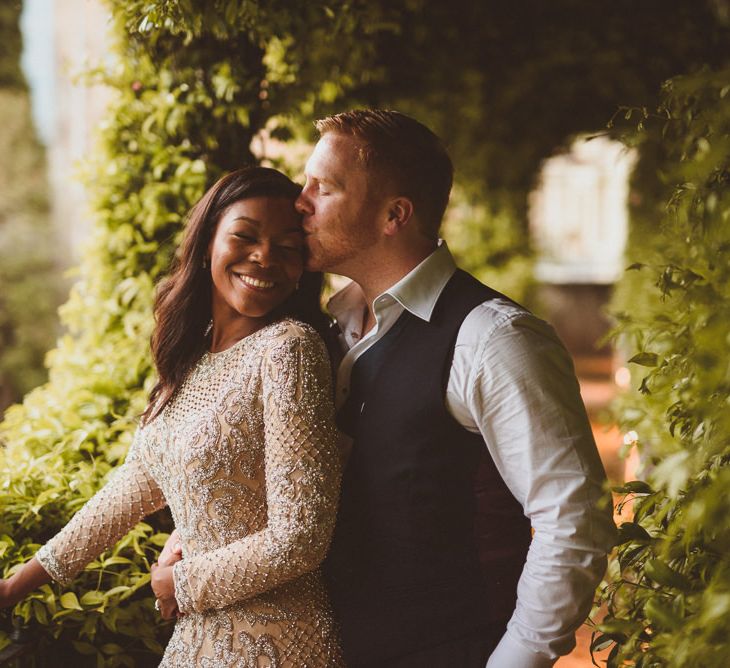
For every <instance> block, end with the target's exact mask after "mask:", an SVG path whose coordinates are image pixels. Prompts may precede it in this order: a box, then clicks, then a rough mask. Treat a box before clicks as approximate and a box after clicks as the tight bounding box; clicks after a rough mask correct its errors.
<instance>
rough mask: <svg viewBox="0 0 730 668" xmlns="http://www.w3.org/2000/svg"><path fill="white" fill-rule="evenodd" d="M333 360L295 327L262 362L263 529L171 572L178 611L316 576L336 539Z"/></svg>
mask: <svg viewBox="0 0 730 668" xmlns="http://www.w3.org/2000/svg"><path fill="white" fill-rule="evenodd" d="M330 378H331V371H330V367H329V359H328V357H327V353H326V351H325V349H324V345H323V344H322V341H321V340H320V339H319V337H318V336H317V335H316V334H314V333H313V332H311V331H310V330H302V329H300V328H299V327H296V326H294V325H293V326H292V327H291V328H290V330H289V331H288V332H287V335H286V336H285V337H283V338H282V339H280V340H278V341H277V342H276V343H275V344H274V345H273V346H272V348H271V349H270V350H269V352H268V354H267V356H266V359H265V360H264V362H263V397H262V399H263V404H264V423H265V427H264V429H265V456H264V465H265V469H266V471H265V477H266V500H267V513H268V522H267V526H266V528H265V529H263V530H261V531H259V532H257V533H255V534H251V535H249V536H247V537H245V538H243V539H242V540H239V541H236V542H234V543H232V544H230V545H226V546H224V547H222V548H219V549H217V550H212V551H210V552H207V553H205V554H202V555H196V556H194V557H189V558H185V559H183V560H182V561H180V562H178V563H176V564H175V565H174V566H173V573H174V581H175V597H176V599H177V603H178V606H179V609H180V612H181V613H186V612H190V611H192V610H196V611H203V610H207V609H211V608H222V607H225V606H227V605H230V604H231V603H234V602H236V601H239V600H243V599H246V598H250V597H252V596H256V595H257V594H260V593H261V592H264V591H268V590H271V589H274V588H275V587H278V586H279V585H281V584H283V583H284V582H287V581H289V580H292V579H294V578H296V577H298V576H299V575H302V574H303V573H306V572H308V571H311V570H314V569H315V568H317V566H319V564H320V562H321V561H322V559H323V558H324V555H325V553H326V552H327V548H328V547H329V541H330V538H331V535H332V530H333V527H334V522H335V517H336V506H337V499H338V495H339V484H340V473H341V471H340V459H339V455H338V452H337V445H336V438H335V434H336V432H335V428H334V421H333V407H332V399H331V391H330V383H331V380H330Z"/></svg>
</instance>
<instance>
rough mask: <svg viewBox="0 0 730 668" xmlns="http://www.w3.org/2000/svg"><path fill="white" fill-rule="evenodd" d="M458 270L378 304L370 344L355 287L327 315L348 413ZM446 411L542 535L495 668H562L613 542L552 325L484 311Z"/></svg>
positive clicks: (446, 270) (598, 469)
mask: <svg viewBox="0 0 730 668" xmlns="http://www.w3.org/2000/svg"><path fill="white" fill-rule="evenodd" d="M455 270H456V264H455V263H454V260H453V258H452V256H451V253H450V252H449V250H448V248H447V246H446V244H445V243H444V242H441V243H440V245H439V247H438V248H437V249H436V250H435V251H434V252H433V253H432V254H431V255H429V256H428V257H427V258H426V259H425V260H423V262H421V264H419V265H418V266H417V267H416V268H415V269H413V270H412V271H411V272H410V273H409V274H408V275H406V276H405V277H404V278H402V279H401V280H400V281H398V283H396V284H395V285H393V286H392V287H391V288H390V289H388V290H386V291H385V292H384V293H382V294H381V295H379V296H378V297H377V298H376V299H375V302H374V304H373V311H374V314H375V319H376V325H375V326H374V327H373V328H372V329H371V330H370V331H369V332H368V333H367V334H366V335H365V336H362V335H361V332H362V328H363V322H364V315H365V308H366V302H365V297H364V295H363V293H362V291H361V290H360V287H359V286H358V285H357V284H356V283H349V284H348V285H347V286H346V287H345V288H343V289H342V290H340V291H339V292H338V293H337V294H335V295H334V296H333V297H332V299H331V300H330V301H329V304H328V309H329V311H330V313H331V314H332V315H333V316H334V318H335V319H336V320H337V323H338V325H339V327H340V330H341V336H340V339H341V341H342V343H343V346H344V347H345V349H346V350H347V352H346V354H345V357H344V359H343V360H342V362H341V364H340V366H339V368H338V373H337V404H338V406H339V405H341V404H342V402H343V401H344V400H345V399H346V397H347V394H348V392H349V384H350V373H351V371H352V366H353V364H354V362H355V361H356V360H357V358H358V357H359V356H360V355H362V354H363V353H364V352H365V351H366V350H367V349H368V348H369V347H370V346H372V345H373V344H374V343H375V342H377V341H378V340H379V339H380V338H381V337H383V336H384V335H385V334H386V332H387V331H388V330H389V329H390V328H391V327H392V326H393V324H394V323H395V322H396V321H397V320H398V318H399V317H400V315H401V314H402V313H403V311H404V309H406V310H408V311H410V312H411V313H412V314H413V315H415V316H417V317H419V318H422V319H423V320H426V321H428V320H430V318H431V314H432V313H433V309H434V307H435V305H436V302H437V300H438V298H439V296H440V294H441V291H442V290H443V289H444V287H445V286H446V284H447V283H448V281H449V279H450V278H451V276H452V275H453V273H454V271H455ZM417 373H418V372H417V370H416V369H414V381H417V380H418V378H417ZM446 406H447V408H448V410H449V412H450V413H451V414H452V415H453V416H454V417H455V418H456V419H457V421H458V422H459V423H460V424H461V425H463V426H464V427H465V428H466V429H468V430H469V431H471V432H475V433H476V432H479V433H480V434H481V435H482V437H483V438H484V441H485V443H486V445H487V448H488V449H489V453H490V454H491V456H492V458H493V459H494V463H495V464H496V466H497V469H498V470H499V472H500V474H501V475H502V477H503V478H504V481H505V483H506V484H507V486H508V487H509V489H510V491H511V492H512V494H513V495H514V496H515V498H516V499H517V500H518V501H519V502H520V504H521V505H522V507H523V509H524V512H525V515H526V516H527V517H528V518H529V519H530V522H531V524H532V528H533V530H534V536H533V540H532V543H531V545H530V549H529V552H528V555H527V560H526V563H525V566H524V569H523V571H522V576H521V577H520V580H519V584H518V587H517V603H516V606H515V609H514V611H513V614H512V617H511V619H510V621H509V624H508V626H507V632H506V633H505V635H504V636H503V638H502V640H501V641H500V643H499V645H498V646H497V648H496V649H495V651H494V652H493V654H492V656H491V658H490V659H489V662H488V664H487V665H488V668H543V667H546V666H552V665H553V663H554V662H555V661H556V660H557V658H558V657H559V656H561V655H563V654H567V653H568V652H570V650H571V649H572V648H573V647H574V645H575V630H576V628H577V627H578V626H580V624H581V623H582V622H583V621H584V619H585V618H586V616H587V614H588V612H589V611H590V607H591V602H592V599H593V592H594V590H595V588H596V586H597V585H598V582H599V581H600V579H601V577H602V575H603V573H604V570H605V568H606V552H607V551H608V550H610V548H611V545H612V543H613V539H614V531H615V527H614V524H613V520H612V513H611V505H610V503H607V504H605V505H601V502H602V501H605V498H606V492H605V491H604V488H603V485H604V483H605V473H604V470H603V466H602V465H601V462H600V459H599V457H598V452H597V450H596V446H595V443H594V440H593V435H592V432H591V427H590V424H589V422H588V419H587V417H586V413H585V408H584V406H583V402H582V400H581V398H580V393H579V387H578V382H577V380H576V378H575V372H574V370H573V363H572V360H571V358H570V356H569V355H568V353H567V352H566V350H565V348H564V347H563V345H562V344H561V343H560V341H559V340H558V338H557V337H556V335H555V332H554V331H553V329H552V328H551V327H550V326H549V325H548V324H547V323H545V322H543V321H542V320H540V319H538V318H536V317H535V316H533V315H532V314H530V313H528V312H527V311H525V310H524V309H522V308H520V307H519V306H517V305H515V304H513V303H512V302H509V301H508V300H505V299H496V300H490V301H487V302H484V303H483V304H480V305H479V306H477V307H476V308H475V309H474V310H472V311H471V312H470V313H469V314H468V315H467V317H466V318H465V320H464V322H463V323H462V325H461V328H460V329H459V334H458V337H457V340H456V348H455V350H454V359H453V363H452V366H451V371H450V375H449V382H448V387H447V392H446ZM507 614H509V611H507V610H505V616H507Z"/></svg>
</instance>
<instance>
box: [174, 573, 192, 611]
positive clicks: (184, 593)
mask: <svg viewBox="0 0 730 668" xmlns="http://www.w3.org/2000/svg"><path fill="white" fill-rule="evenodd" d="M172 581H173V582H174V583H175V601H176V602H177V609H178V610H179V611H180V612H181V613H182V614H187V613H189V612H194V610H195V608H194V606H193V597H192V594H191V592H190V584H189V583H188V576H187V573H186V572H185V566H184V562H183V561H178V562H176V563H175V564H173V566H172Z"/></svg>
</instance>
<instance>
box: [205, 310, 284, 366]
mask: <svg viewBox="0 0 730 668" xmlns="http://www.w3.org/2000/svg"><path fill="white" fill-rule="evenodd" d="M281 322H283V319H281V318H279V319H277V320H274V321H273V322H270V323H267V324H266V325H264V326H263V327H261V328H259V329H257V330H256V331H255V332H251V333H250V334H247V335H246V336H243V337H241V338H240V339H238V341H236V342H235V343H234V344H232V345H230V346H228V348H225V349H224V350H219V351H218V352H215V353H214V352H212V351H210V350H206V351H205V353H203V357H207V358H208V359H211V360H213V359H217V358H219V357H223V356H225V355H227V354H228V353H231V352H233V351H234V350H238V348H240V347H241V346H242V345H243V344H244V343H246V342H247V341H248V342H250V341H252V340H253V339H255V338H258V336H259V334H261V333H262V332H265V331H266V330H267V329H269V328H270V327H273V326H274V325H276V324H279V323H281Z"/></svg>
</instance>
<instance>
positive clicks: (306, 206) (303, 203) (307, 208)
mask: <svg viewBox="0 0 730 668" xmlns="http://www.w3.org/2000/svg"><path fill="white" fill-rule="evenodd" d="M294 208H295V209H296V210H297V211H298V212H299V213H301V214H302V215H308V214H311V213H313V212H314V208H313V207H312V203H311V202H310V201H309V199H308V198H307V197H306V196H305V194H304V191H302V192H301V193H299V197H297V199H296V201H295V202H294Z"/></svg>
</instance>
